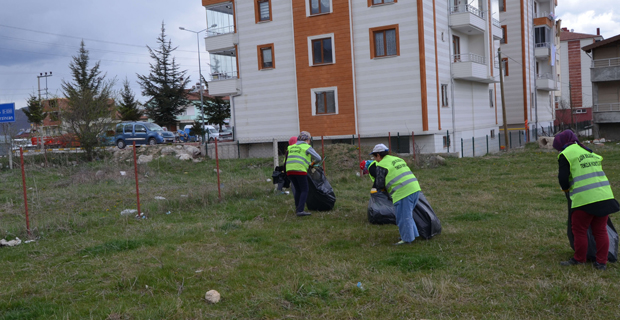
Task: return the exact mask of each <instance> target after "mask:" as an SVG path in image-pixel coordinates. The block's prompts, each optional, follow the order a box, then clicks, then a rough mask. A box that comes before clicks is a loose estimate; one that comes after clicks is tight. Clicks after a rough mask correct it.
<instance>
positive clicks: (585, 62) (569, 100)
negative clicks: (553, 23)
mask: <svg viewBox="0 0 620 320" xmlns="http://www.w3.org/2000/svg"><path fill="white" fill-rule="evenodd" d="M600 34H601V33H600V29H599V28H597V29H596V34H586V33H577V32H573V30H569V29H568V28H562V29H561V33H560V41H561V49H560V55H561V57H562V61H563V63H562V68H561V75H562V78H561V86H562V87H561V88H562V90H561V95H560V96H559V97H558V98H557V99H556V104H555V114H556V117H555V118H556V120H555V125H557V126H562V127H564V126H570V125H573V124H575V123H583V122H587V121H592V82H591V81H590V65H591V63H592V61H591V60H592V59H591V58H590V56H588V54H587V53H586V52H585V51H583V50H581V48H582V47H584V46H587V45H590V44H592V43H593V42H596V41H601V40H603V37H602V36H601V35H600Z"/></svg>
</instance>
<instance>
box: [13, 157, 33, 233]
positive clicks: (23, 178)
mask: <svg viewBox="0 0 620 320" xmlns="http://www.w3.org/2000/svg"><path fill="white" fill-rule="evenodd" d="M11 151H12V150H11ZM19 155H20V157H21V165H22V185H23V187H24V207H25V208H26V231H27V232H28V236H32V234H31V233H30V219H29V218H28V196H27V195H26V172H25V171H24V150H23V149H22V147H19Z"/></svg>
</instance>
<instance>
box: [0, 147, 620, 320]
mask: <svg viewBox="0 0 620 320" xmlns="http://www.w3.org/2000/svg"><path fill="white" fill-rule="evenodd" d="M319 148H320V147H319ZM330 148H331V149H328V150H326V155H327V159H328V163H327V166H328V172H327V173H328V178H329V180H330V182H331V184H332V186H333V187H334V189H335V192H336V196H337V201H336V206H335V208H334V210H332V211H329V212H313V214H312V216H310V217H305V218H298V217H296V216H295V214H294V211H295V210H294V208H293V207H294V204H293V198H292V195H281V194H279V193H274V192H273V184H271V182H268V181H267V179H268V178H271V171H272V162H271V160H270V159H248V160H222V161H220V166H221V170H222V174H221V177H220V178H221V183H222V184H223V186H222V188H221V192H222V200H219V199H218V188H217V176H216V174H215V172H214V170H213V169H214V168H215V161H212V160H208V161H204V162H200V163H193V162H183V161H177V160H175V159H172V158H170V157H165V158H160V159H158V160H154V161H153V162H151V163H149V164H148V165H140V166H139V179H140V191H141V193H140V199H141V207H142V211H144V212H145V213H146V215H147V216H148V218H147V219H135V218H134V217H132V216H122V215H121V214H120V212H121V211H122V210H123V209H133V208H135V207H136V203H135V201H136V200H135V180H134V177H133V172H134V169H133V167H132V166H131V165H130V163H128V162H122V163H118V164H117V163H114V162H110V161H109V160H108V158H107V157H106V156H105V155H103V156H102V157H101V160H100V161H96V162H93V163H80V164H78V165H77V166H73V165H72V164H71V162H70V161H73V160H71V159H68V158H67V157H65V158H60V157H61V156H56V157H58V158H57V159H55V160H53V159H52V160H53V161H50V162H53V164H55V165H56V166H55V167H51V168H43V167H41V166H40V164H41V158H28V159H27V161H26V168H25V171H26V174H27V177H26V182H27V186H28V188H27V195H28V206H29V214H30V217H29V218H30V226H31V229H32V232H33V235H34V236H35V237H37V241H36V242H32V243H28V244H22V245H20V246H17V247H12V248H6V247H3V248H0V270H2V271H3V272H2V273H0V287H1V288H2V290H0V320H4V319H84V318H86V319H285V318H295V319H464V318H465V319H532V318H536V319H540V318H544V319H575V318H591V319H614V318H615V317H616V315H617V313H618V312H617V308H618V302H617V301H619V300H620V292H619V291H618V290H616V288H615V285H616V283H618V282H619V281H620V268H619V267H618V266H617V265H615V264H610V265H609V267H608V270H607V271H606V272H594V270H593V268H592V267H591V266H590V265H586V266H578V267H574V268H561V267H560V266H559V264H558V262H559V261H561V260H565V259H567V258H569V257H570V256H571V255H572V250H571V249H570V246H569V245H568V239H567V237H566V217H567V212H566V199H565V198H564V195H563V194H562V192H561V191H560V190H559V186H558V184H557V153H555V152H543V151H541V150H539V149H536V148H533V147H532V146H531V145H528V147H526V148H525V149H522V150H518V151H513V152H510V153H507V154H501V155H489V156H486V157H481V158H473V159H472V158H466V159H456V158H448V159H446V165H445V166H440V167H437V168H426V167H425V168H417V169H416V168H415V167H414V172H415V174H416V176H417V177H418V179H419V180H420V184H421V186H422V189H423V192H424V194H425V195H426V197H427V198H428V200H429V202H430V203H431V205H432V206H433V209H434V210H435V212H436V213H437V215H438V217H439V219H440V220H441V223H442V227H443V230H442V234H441V235H439V236H437V237H435V238H434V239H432V240H428V241H426V240H421V239H418V240H416V241H415V242H414V243H413V244H412V245H407V246H393V243H395V242H396V241H398V230H397V228H396V226H393V225H383V226H376V225H370V224H368V223H367V221H366V208H367V204H368V199H369V189H370V187H371V183H370V180H369V179H367V178H364V179H360V178H358V177H356V176H355V173H356V172H357V170H358V169H357V163H358V161H357V149H355V148H354V147H352V146H350V145H345V146H330ZM595 151H596V152H597V153H599V154H601V155H602V156H603V157H604V158H605V162H604V168H605V172H606V173H607V176H608V177H609V179H610V181H611V185H612V189H613V190H614V191H615V192H616V194H617V193H618V192H620V167H618V166H616V165H615V163H617V162H618V161H619V160H620V147H617V146H616V145H615V144H608V145H606V146H604V147H597V149H596V150H595ZM48 160H49V159H48ZM67 164H69V165H68V166H67ZM98 171H99V172H100V173H99V174H98V175H97V174H96V173H97V172H98ZM119 171H126V172H127V176H121V175H120V173H119ZM21 179H22V178H21V172H20V170H13V171H6V170H5V171H1V172H0V181H2V183H1V184H0V238H6V239H13V238H14V237H19V238H21V239H27V234H26V230H25V218H24V208H23V194H22V185H21V181H22V180H21ZM155 196H163V197H165V200H156V199H155ZM358 282H360V283H361V285H362V288H358V287H357V283H358ZM211 289H215V290H217V291H218V292H220V294H221V296H222V300H221V301H220V303H218V304H208V303H206V302H205V300H204V295H205V293H206V292H207V291H209V290H211Z"/></svg>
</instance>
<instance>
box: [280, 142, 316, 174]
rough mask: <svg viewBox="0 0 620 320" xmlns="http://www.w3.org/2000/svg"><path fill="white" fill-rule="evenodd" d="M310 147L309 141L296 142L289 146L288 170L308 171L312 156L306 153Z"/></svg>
mask: <svg viewBox="0 0 620 320" xmlns="http://www.w3.org/2000/svg"><path fill="white" fill-rule="evenodd" d="M308 149H310V145H309V144H307V143H300V144H294V145H292V146H288V158H287V160H286V172H289V171H303V172H308V167H310V162H311V161H312V158H310V155H309V154H307V153H306V151H307V150H308Z"/></svg>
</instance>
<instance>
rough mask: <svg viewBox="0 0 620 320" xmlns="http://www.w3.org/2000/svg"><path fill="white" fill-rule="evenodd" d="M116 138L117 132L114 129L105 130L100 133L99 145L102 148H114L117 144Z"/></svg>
mask: <svg viewBox="0 0 620 320" xmlns="http://www.w3.org/2000/svg"><path fill="white" fill-rule="evenodd" d="M115 136H116V131H115V130H114V128H112V129H108V130H105V131H104V132H102V133H100V134H99V135H98V136H97V138H98V140H99V145H101V146H113V145H114V144H115V140H114V137H115Z"/></svg>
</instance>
